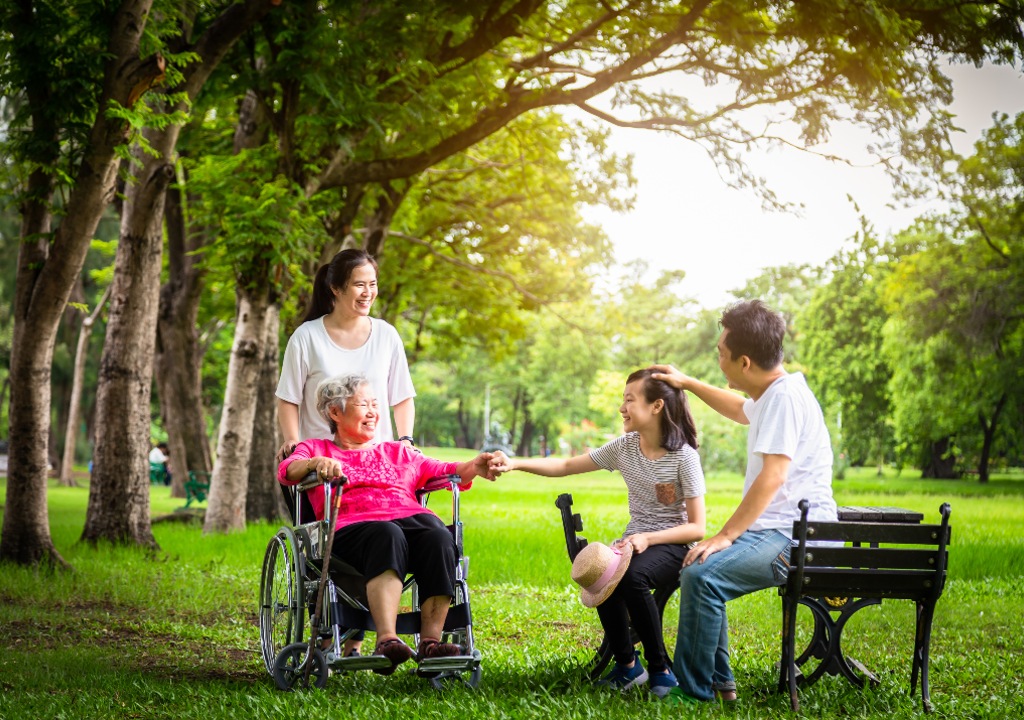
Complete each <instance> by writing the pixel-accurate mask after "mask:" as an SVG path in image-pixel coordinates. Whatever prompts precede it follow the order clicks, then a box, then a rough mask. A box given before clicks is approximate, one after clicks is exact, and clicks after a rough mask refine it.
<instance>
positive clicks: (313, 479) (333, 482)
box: [295, 470, 348, 492]
mask: <svg viewBox="0 0 1024 720" xmlns="http://www.w3.org/2000/svg"><path fill="white" fill-rule="evenodd" d="M347 482H348V478H347V477H345V476H344V475H339V476H338V477H335V478H331V479H330V480H325V479H324V478H322V477H320V475H319V474H318V473H317V471H316V470H311V471H310V472H309V473H307V474H306V476H305V477H304V478H302V479H301V480H299V482H298V484H296V486H295V489H296V490H299V491H300V492H302V491H304V490H309V489H311V488H315V487H319V486H320V485H330V486H331V487H341V486H342V485H344V484H345V483H347Z"/></svg>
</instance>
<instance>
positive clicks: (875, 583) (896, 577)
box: [803, 568, 942, 600]
mask: <svg viewBox="0 0 1024 720" xmlns="http://www.w3.org/2000/svg"><path fill="white" fill-rule="evenodd" d="M937 582H940V579H939V578H938V577H937V576H936V574H935V572H934V571H933V570H870V569H863V570H857V569H849V568H845V569H838V568H833V569H830V568H814V569H805V571H804V584H803V594H804V595H814V596H816V597H831V596H833V595H843V596H847V595H849V596H855V597H858V598H870V597H881V598H900V599H906V600H924V599H926V598H928V597H931V596H932V594H934V593H935V592H936V590H939V591H941V589H942V588H941V587H940V588H936V587H935V584H936V583H937ZM851 588H856V592H855V593H854V592H852V591H851Z"/></svg>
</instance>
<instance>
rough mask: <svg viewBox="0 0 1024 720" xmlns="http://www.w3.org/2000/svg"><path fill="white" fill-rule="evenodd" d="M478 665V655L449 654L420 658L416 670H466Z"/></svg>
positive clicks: (430, 671) (427, 671)
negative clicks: (447, 655)
mask: <svg viewBox="0 0 1024 720" xmlns="http://www.w3.org/2000/svg"><path fill="white" fill-rule="evenodd" d="M479 666H480V656H479V655H451V656H449V657H439V658H426V659H424V660H421V661H420V663H419V665H418V666H417V667H416V670H417V672H421V673H441V672H467V671H470V670H475V669H476V668H478V667H479Z"/></svg>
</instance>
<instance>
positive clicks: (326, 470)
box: [309, 457, 342, 480]
mask: <svg viewBox="0 0 1024 720" xmlns="http://www.w3.org/2000/svg"><path fill="white" fill-rule="evenodd" d="M309 469H310V470H315V471H316V474H317V475H319V476H320V477H321V478H322V479H323V480H333V479H334V478H336V477H341V474H342V471H341V463H340V462H338V461H337V460H335V459H334V458H329V457H315V458H310V459H309Z"/></svg>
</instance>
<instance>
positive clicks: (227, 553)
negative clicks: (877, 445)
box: [0, 450, 1024, 720]
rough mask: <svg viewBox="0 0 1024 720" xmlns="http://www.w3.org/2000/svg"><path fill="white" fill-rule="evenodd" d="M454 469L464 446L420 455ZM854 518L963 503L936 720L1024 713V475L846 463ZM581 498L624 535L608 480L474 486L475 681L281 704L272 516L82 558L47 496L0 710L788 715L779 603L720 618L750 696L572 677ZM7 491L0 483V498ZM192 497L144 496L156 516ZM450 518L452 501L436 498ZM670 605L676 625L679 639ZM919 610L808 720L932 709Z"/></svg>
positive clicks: (169, 533) (602, 524) (585, 614)
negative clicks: (681, 696) (879, 508)
mask: <svg viewBox="0 0 1024 720" xmlns="http://www.w3.org/2000/svg"><path fill="white" fill-rule="evenodd" d="M428 454H432V455H434V456H437V457H445V458H451V459H458V458H462V457H465V456H467V455H468V453H467V452H460V451H453V450H436V451H433V452H432V451H429V450H428ZM741 484H742V480H741V478H740V477H739V476H738V475H733V474H724V475H713V476H711V477H710V478H709V479H708V485H709V494H708V508H709V528H710V529H712V530H714V529H717V528H718V527H719V526H720V525H721V523H722V522H723V521H724V520H725V519H726V517H727V516H728V514H729V513H730V511H731V510H732V509H733V508H734V507H735V505H736V503H737V502H738V501H739V495H740V490H741ZM835 491H836V496H837V500H838V501H839V503H840V504H846V505H899V506H902V507H907V508H911V509H915V510H919V511H921V512H923V513H924V514H925V518H926V521H927V522H934V521H937V519H938V507H939V505H940V504H941V503H942V502H946V501H948V502H949V503H950V504H951V505H952V508H953V514H952V518H951V522H952V526H953V545H952V548H951V555H950V581H949V583H948V584H947V587H946V592H945V595H944V596H943V598H942V600H941V601H940V602H939V605H938V610H937V616H936V621H935V628H934V631H933V636H932V663H931V691H932V701H933V703H934V705H935V708H936V712H935V716H936V717H949V718H1008V717H1020V716H1021V715H1022V714H1024V700H1022V697H1024V688H1022V684H1024V680H1022V678H1024V639H1022V637H1021V628H1022V623H1021V621H1020V608H1021V606H1022V604H1024V585H1022V580H1024V533H1022V532H1021V528H1022V527H1024V475H1021V474H1017V475H1004V476H997V477H996V478H995V479H994V480H993V481H992V482H991V483H990V484H989V485H988V486H986V487H981V486H979V485H978V484H977V482H976V481H974V480H972V481H955V482H954V481H944V482H939V481H921V480H920V479H918V478H915V477H914V476H913V475H911V474H907V473H904V474H903V475H902V476H897V475H895V474H894V473H888V474H887V475H886V476H884V477H882V478H877V477H876V476H875V473H874V470H871V469H855V470H853V471H851V472H850V473H849V474H848V476H847V479H845V480H842V481H837V482H836V483H835ZM560 492H572V494H573V497H574V500H575V509H576V511H577V512H580V513H581V514H582V515H583V520H584V525H585V528H584V531H583V533H582V534H583V535H585V536H586V537H588V538H590V539H591V540H601V541H605V542H607V541H610V540H612V539H614V538H615V537H618V534H619V532H620V531H621V529H622V528H623V527H624V525H625V522H626V510H625V490H624V487H623V485H622V483H621V480H619V479H618V478H617V476H615V475H612V474H610V473H605V472H597V473H591V474H589V475H587V476H580V477H577V478H572V479H568V480H548V479H543V478H536V477H533V476H530V475H526V474H519V473H516V474H513V475H509V476H506V477H504V478H501V479H500V480H499V481H498V482H497V483H494V484H490V483H487V482H486V481H480V482H478V483H477V485H476V487H474V489H473V490H472V491H471V492H469V493H467V494H465V495H464V496H463V520H464V522H465V525H466V550H467V554H468V555H469V556H470V558H471V568H470V576H469V579H470V586H471V590H472V592H473V613H474V620H475V628H476V633H477V645H478V647H479V648H480V650H481V651H482V652H483V653H484V665H483V681H482V683H481V686H480V688H479V689H478V690H476V691H472V690H468V689H463V688H451V689H447V690H445V691H443V692H435V691H433V690H431V689H429V687H428V686H426V684H425V683H423V681H421V680H418V679H417V678H415V677H414V676H412V675H410V674H407V673H403V672H400V673H398V674H396V675H394V676H392V677H381V676H377V675H373V674H372V673H361V674H355V675H343V676H334V677H332V678H330V680H329V681H328V685H327V688H326V689H325V690H322V691H308V692H301V693H281V692H279V691H277V690H276V689H275V688H274V685H273V682H272V681H271V680H270V678H269V677H267V675H266V671H265V670H264V668H263V664H262V660H261V659H260V655H259V649H258V629H257V625H256V594H257V586H258V584H259V575H260V564H261V561H262V558H263V553H264V550H265V547H266V543H267V541H268V540H269V539H270V537H271V536H272V535H273V533H274V531H275V530H276V528H277V526H276V525H271V524H258V525H253V526H250V527H249V528H248V529H247V530H246V531H245V532H243V533H236V534H232V535H227V536H204V535H203V534H202V532H201V527H200V526H198V525H183V524H179V523H157V524H155V525H154V528H153V530H154V534H155V535H156V538H157V541H158V542H159V543H160V547H161V550H160V551H159V552H156V553H149V552H146V551H142V550H136V549H124V548H110V547H101V548H98V549H96V548H90V547H87V546H82V545H79V544H78V543H77V540H78V537H79V535H80V534H81V531H82V527H83V524H84V516H85V507H86V502H87V498H88V490H87V488H85V487H82V488H60V487H57V486H55V485H54V486H51V489H50V494H49V509H50V524H51V531H52V534H53V538H54V541H55V543H56V545H57V547H58V549H59V550H60V552H61V553H62V555H63V556H64V558H65V559H66V560H68V561H69V562H70V563H71V564H72V565H73V566H74V568H75V569H74V571H73V572H70V573H57V574H54V573H51V572H46V571H33V570H26V569H23V568H17V567H12V566H3V567H0V718H7V719H13V718H204V720H206V719H211V718H228V717H232V718H233V717H246V718H264V717H266V718H271V717H273V718H278V717H289V718H305V717H327V716H330V717H334V718H343V717H354V718H375V720H380V719H382V718H395V717H402V718H433V717H437V718H441V717H444V718H453V717H457V718H487V719H488V720H497V719H498V718H550V717H561V718H589V717H594V718H602V719H604V718H623V719H625V718H629V719H630V720H632V719H633V718H636V717H638V716H641V715H642V716H644V717H678V716H680V715H681V714H683V713H684V712H685V715H686V716H688V717H719V716H725V717H738V718H745V717H750V718H774V717H789V716H791V713H790V712H789V702H788V696H786V695H778V694H775V693H774V692H773V690H774V685H775V680H776V670H775V665H774V664H775V662H776V660H777V659H778V656H779V632H780V618H781V609H780V603H779V599H778V597H777V594H776V593H775V591H773V590H767V591H764V592H761V593H757V594H755V595H752V596H749V597H746V598H742V599H740V600H737V601H736V602H734V603H732V604H731V605H730V615H729V621H730V630H731V633H732V639H731V642H732V652H733V666H734V669H735V671H736V675H737V680H738V684H739V691H740V695H741V700H740V702H739V703H737V704H736V705H735V706H734V707H720V706H718V705H714V704H709V705H706V706H701V707H698V708H687V709H686V710H685V711H680V710H677V709H673V708H667V707H662V706H660V705H657V704H655V703H653V702H651V701H650V698H649V696H648V695H647V694H646V693H645V692H638V693H634V694H631V695H626V696H619V695H615V694H612V693H608V692H602V691H600V690H597V689H595V688H592V687H590V686H589V685H588V684H587V683H586V681H585V677H584V673H583V671H582V669H581V666H582V664H583V663H585V661H586V660H587V659H589V657H590V656H591V654H592V653H593V650H594V649H595V648H596V647H597V645H598V643H599V641H600V629H599V625H598V623H597V616H596V614H595V613H594V612H593V611H588V610H586V609H585V608H583V607H582V606H581V605H580V603H579V602H578V600H577V597H576V593H575V592H574V587H575V586H574V585H573V583H572V582H571V581H570V579H569V563H568V558H567V556H566V552H565V544H564V542H563V539H562V533H561V526H560V522H559V515H558V510H557V509H556V508H555V506H554V500H555V498H556V496H557V495H558V494H559V493H560ZM5 493H6V483H5V482H4V481H3V480H2V479H0V498H2V497H4V496H5ZM183 502H184V501H182V500H177V499H171V498H170V497H169V496H168V489H167V488H165V487H154V488H153V489H152V506H153V514H154V516H158V515H162V514H165V513H168V512H170V511H172V510H173V509H174V508H176V507H178V506H180V505H182V504H183ZM433 505H434V507H435V509H437V510H439V511H440V512H442V514H443V509H444V508H445V507H446V506H447V498H445V497H441V496H437V497H435V498H434V499H433ZM675 605H676V602H675V601H673V602H672V603H670V605H669V609H668V611H667V613H666V642H667V643H668V646H669V648H670V649H671V648H672V647H673V644H674V642H675V619H676V616H677V610H676V607H675ZM913 627H914V617H913V610H912V606H911V605H910V604H909V603H907V602H901V601H891V602H886V603H885V604H884V605H883V606H882V607H881V608H870V609H867V610H865V611H863V612H862V613H860V614H859V615H858V616H857V617H856V618H855V619H854V621H853V622H852V623H851V625H850V627H849V628H848V629H847V631H846V634H844V640H845V641H846V645H847V647H846V649H847V652H848V653H849V654H850V655H853V656H855V657H857V658H858V659H859V660H861V661H862V662H863V663H864V664H865V665H867V666H868V667H869V668H871V669H873V670H874V671H875V672H876V673H877V674H878V675H879V676H880V677H881V679H882V683H881V686H880V687H879V688H877V689H875V690H867V691H863V692H862V691H859V690H857V689H855V688H853V687H852V686H850V685H849V684H848V683H846V681H845V680H842V679H840V678H831V677H827V678H825V679H824V680H822V681H820V682H819V683H817V684H816V685H815V686H813V687H812V688H809V689H805V690H803V691H802V693H801V704H802V712H801V714H802V715H805V716H808V717H858V718H887V719H888V718H902V717H911V716H918V715H920V714H921V710H920V703H919V701H915V699H914V698H912V697H910V696H909V695H908V692H907V691H908V688H909V677H910V652H911V648H912V645H913V637H912V636H913Z"/></svg>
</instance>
